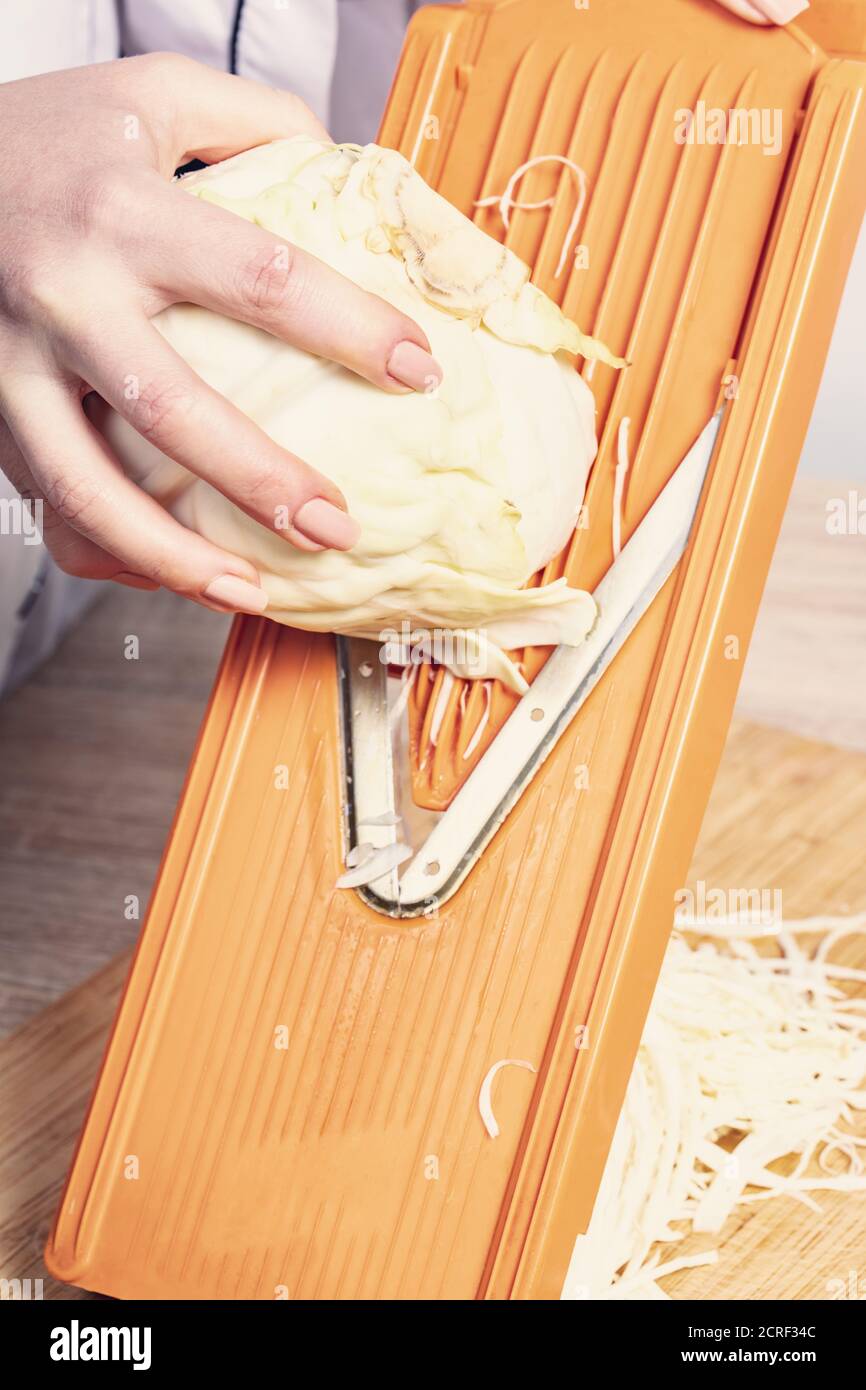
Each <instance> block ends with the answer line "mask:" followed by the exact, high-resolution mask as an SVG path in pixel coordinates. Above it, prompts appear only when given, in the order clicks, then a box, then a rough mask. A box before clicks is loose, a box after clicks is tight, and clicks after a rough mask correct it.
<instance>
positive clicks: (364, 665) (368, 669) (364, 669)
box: [358, 661, 373, 678]
mask: <svg viewBox="0 0 866 1390" xmlns="http://www.w3.org/2000/svg"><path fill="white" fill-rule="evenodd" d="M358 670H359V671H360V673H361V675H362V676H364V677H365V678H367V677H369V676H372V674H373V667H372V666H371V665H370V662H369V661H362V662H361V665H360V666H359V667H358Z"/></svg>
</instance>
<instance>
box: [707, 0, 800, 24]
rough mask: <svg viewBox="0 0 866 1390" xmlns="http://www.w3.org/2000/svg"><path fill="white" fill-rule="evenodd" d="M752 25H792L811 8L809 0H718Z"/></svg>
mask: <svg viewBox="0 0 866 1390" xmlns="http://www.w3.org/2000/svg"><path fill="white" fill-rule="evenodd" d="M717 3H718V4H719V5H724V7H725V9H726V10H730V11H731V13H732V14H736V15H739V16H740V19H747V20H748V21H749V23H750V24H790V22H791V20H792V19H796V18H797V15H798V14H802V13H803V11H804V10H808V8H809V0H717Z"/></svg>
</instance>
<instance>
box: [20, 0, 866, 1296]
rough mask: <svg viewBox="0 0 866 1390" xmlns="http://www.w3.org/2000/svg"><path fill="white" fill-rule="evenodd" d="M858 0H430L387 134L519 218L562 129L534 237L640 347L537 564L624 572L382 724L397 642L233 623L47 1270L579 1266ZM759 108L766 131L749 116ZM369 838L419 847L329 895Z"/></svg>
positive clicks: (750, 607)
mask: <svg viewBox="0 0 866 1390" xmlns="http://www.w3.org/2000/svg"><path fill="white" fill-rule="evenodd" d="M862 8H863V7H862V6H855V5H852V4H845V3H841V0H840V3H832V2H831V0H828V3H827V4H826V5H822V4H821V3H816V4H814V5H813V9H812V11H810V13H809V14H808V15H806V16H805V17H804V20H803V24H804V26H807V27H801V26H800V25H797V26H790V27H789V28H787V29H785V30H777V29H770V28H767V29H761V28H757V27H753V26H750V25H747V24H745V23H744V22H742V21H741V20H739V19H737V18H736V17H734V16H732V15H730V14H728V13H727V12H724V11H722V10H721V9H720V8H718V7H717V6H716V5H714V4H713V3H711V2H710V0H654V3H653V4H651V5H650V4H647V3H645V0H632V3H629V2H628V0H591V4H590V5H589V7H588V8H578V7H576V6H575V5H573V4H572V3H571V2H570V0H473V2H472V3H469V4H466V5H455V6H445V7H436V8H431V9H429V10H422V11H420V12H419V13H418V14H417V15H416V17H415V19H414V20H413V22H412V24H411V26H410V29H409V32H408V35H407V39H406V43H405V47H404V51H403V55H402V59H401V62H400V66H399V70H398V73H397V76H396V79H395V83H394V88H393V91H392V94H391V97H390V101H389V105H388V109H387V112H386V115H385V118H384V122H383V126H382V131H381V136H380V140H381V143H383V144H386V145H392V146H394V147H396V148H398V149H400V150H401V151H402V152H403V153H404V154H405V155H406V156H407V157H408V158H410V159H411V160H412V161H413V162H414V163H415V165H416V167H417V168H418V169H419V171H420V172H421V173H422V174H423V175H424V176H425V178H427V179H428V181H429V182H431V183H432V184H433V185H434V186H436V187H437V188H438V189H439V190H440V191H441V192H442V193H443V194H444V195H445V196H446V197H448V198H449V199H450V200H451V201H452V202H453V203H455V204H456V205H457V206H458V207H459V208H461V209H462V210H463V211H464V212H466V213H467V214H469V215H471V216H473V217H474V218H475V220H476V221H477V223H478V224H479V225H480V226H481V227H483V228H484V229H485V230H487V231H489V232H490V233H491V234H493V235H495V236H500V237H501V236H503V235H504V229H503V224H502V218H501V213H500V210H499V208H498V207H497V205H496V203H495V202H493V203H492V204H491V203H490V202H489V200H490V199H491V198H492V199H496V198H498V197H499V196H500V195H501V194H502V193H503V191H504V190H505V188H506V187H507V186H508V183H509V180H510V179H511V177H512V175H513V174H514V172H515V171H516V170H518V169H519V168H520V167H521V166H522V165H523V164H525V163H527V162H528V161H532V160H535V159H538V158H539V157H542V156H544V157H546V158H545V159H544V161H543V162H540V163H535V164H533V165H532V167H531V168H529V169H528V170H527V172H526V173H525V175H524V176H523V178H522V180H521V181H520V183H519V184H518V185H517V191H516V192H515V194H514V199H515V201H517V202H519V203H526V204H530V203H531V204H543V205H544V206H541V207H531V208H530V207H527V208H523V209H521V208H519V207H518V208H512V210H511V216H510V218H509V226H508V230H507V238H506V239H507V241H508V244H509V246H511V248H512V249H513V250H514V251H515V252H516V253H517V254H518V255H519V256H521V257H523V259H524V260H526V261H527V262H529V263H530V264H531V265H532V266H533V278H534V279H535V281H536V283H538V284H540V285H541V286H542V288H544V289H545V290H546V291H547V292H548V293H550V294H551V295H552V296H553V297H554V298H556V299H557V301H558V302H560V303H561V304H562V306H563V308H564V310H565V312H566V313H568V314H569V315H570V316H572V317H573V318H574V319H575V320H576V321H577V322H578V323H579V324H580V326H581V328H582V329H583V330H584V331H585V332H587V333H592V334H593V335H594V336H595V337H597V338H601V339H602V340H604V341H605V342H607V343H608V345H609V346H610V347H611V348H612V349H613V350H614V351H615V352H619V353H621V354H622V355H623V356H624V357H626V358H627V359H628V360H629V362H630V364H631V365H630V366H629V367H628V368H627V369H626V370H625V371H623V372H619V373H618V372H616V371H614V370H613V369H611V368H609V367H607V366H602V365H597V366H596V367H595V368H594V370H593V369H592V367H591V366H590V364H588V363H584V362H582V361H581V362H578V364H577V366H578V369H580V370H582V372H583V374H584V376H585V377H586V379H587V380H588V382H589V384H590V385H591V388H592V390H593V394H594V396H595V400H596V404H597V408H598V432H599V442H600V448H599V456H598V459H597V461H596V463H595V465H594V469H593V473H592V476H591V480H590V486H589V491H588V495H587V500H586V516H587V518H588V525H586V526H585V527H581V528H579V529H578V530H577V531H576V532H575V535H574V538H573V540H572V543H571V545H570V546H569V548H568V549H567V551H566V552H565V553H564V554H563V555H561V556H560V557H559V558H558V559H557V560H556V561H555V562H554V563H552V564H551V565H550V566H548V569H547V570H546V571H545V573H544V574H543V575H539V576H538V577H537V579H536V581H535V582H538V583H545V582H549V581H551V580H552V579H555V578H557V577H558V576H560V575H562V574H565V575H567V576H568V578H569V580H570V581H571V582H572V583H573V584H575V585H576V586H578V587H582V588H586V589H589V590H591V591H594V592H596V594H597V596H598V597H599V603H600V607H601V610H602V618H601V620H600V626H599V629H598V631H597V632H596V633H594V634H593V637H592V638H591V639H590V642H593V641H594V642H595V643H596V648H592V647H591V646H590V645H589V644H588V646H587V648H586V649H585V650H584V649H575V650H573V651H569V650H566V649H564V648H561V649H558V650H557V651H556V652H554V653H553V654H551V653H550V652H549V651H542V650H539V651H524V652H520V653H516V654H514V655H515V658H516V659H517V660H519V662H520V666H521V669H522V671H523V673H524V675H525V676H526V677H527V679H528V680H529V682H530V688H529V693H528V695H525V696H524V697H522V699H520V700H518V698H517V697H515V696H513V695H512V694H511V693H510V692H509V691H506V690H504V689H502V688H499V687H497V686H495V685H494V686H492V687H491V686H489V685H488V687H487V688H486V689H484V688H483V687H482V684H481V683H479V682H475V683H474V684H472V685H471V686H468V685H466V684H465V683H464V682H462V681H460V680H457V679H455V678H454V677H453V676H451V675H450V673H446V672H443V671H442V670H439V669H437V668H435V667H434V668H430V669H428V668H425V667H421V668H419V670H418V672H417V675H416V677H415V678H414V680H413V683H412V685H411V687H408V688H407V689H408V695H406V691H404V692H402V694H401V695H399V696H397V699H398V700H399V701H401V702H402V704H403V706H404V708H403V709H402V712H401V710H400V709H399V708H398V709H397V711H396V716H395V709H394V704H395V696H394V691H393V688H392V687H393V684H394V683H393V682H391V683H390V685H389V680H388V677H387V674H386V671H385V669H384V667H383V665H382V663H381V661H380V660H379V649H378V648H377V647H376V646H374V645H369V644H364V643H360V642H356V641H354V640H351V641H350V640H343V639H339V640H338V641H336V642H335V641H334V639H331V638H326V637H322V636H318V635H310V634H306V633H302V632H296V631H291V630H288V629H285V628H280V627H278V626H277V625H275V624H273V623H269V622H267V621H265V620H262V619H253V618H242V619H239V620H238V621H237V622H236V623H235V625H234V628H233V630H232V635H231V638H230V640H229V643H228V646H227V649H226V652H225V656H224V659H223V662H222V665H221V668H220V671H219V674H218V677H217V681H216V685H215V688H214V692H213V696H212V699H211V702H210V705H209V708H208V712H207V715H206V718H205V721H204V725H203V728H202V731H201V735H200V739H199V743H198V746H197V749H196V753H195V756H194V758H193V762H192V766H191V768H190V771H189V776H188V780H187V784H186V788H185V790H184V793H183V797H182V800H181V804H180V807H179V810H178V814H177V818H176V821H175V825H174V829H173V831H172V834H171V837H170V841H169V844H168V847H167V850H166V854H165V858H164V862H163V865H162V869H161V872H160V876H159V880H158V884H157V887H156V890H155V893H154V897H153V902H152V904H151V909H150V913H149V916H148V919H147V923H146V925H145V927H144V930H143V932H142V936H141V940H140V944H139V947H138V951H137V954H136V957H135V962H134V965H133V968H132V972H131V974H130V977H129V981H128V984H127V987H126V991H125V994H124V998H123V1001H122V1004H121V1007H120V1011H119V1013H118V1017H117V1021H116V1024H115V1028H114V1032H113V1034H112V1038H111V1041H110V1044H109V1047H108V1051H107V1054H106V1057H105V1061H104V1063H103V1067H102V1071H101V1074H100V1077H99V1081H98V1084H97V1087H96V1091H95V1094H94V1098H93V1101H92V1104H91V1108H90V1111H89V1114H88V1118H87V1122H86V1125H85V1128H84V1131H83V1134H82V1136H81V1140H80V1143H79V1146H78V1149H77V1152H76V1155H75V1159H74V1162H73V1164H72V1169H71V1172H70V1175H69V1178H68V1182H67V1186H66V1190H65V1193H64V1197H63V1200H62V1203H61V1206H60V1210H59V1212H58V1216H57V1219H56V1223H55V1228H54V1231H53V1234H52V1237H51V1240H50V1243H49V1247H48V1252H47V1259H48V1263H49V1267H50V1269H51V1270H52V1272H53V1273H55V1274H56V1275H57V1276H58V1277H60V1278H62V1279H65V1280H68V1281H70V1282H74V1283H78V1284H82V1285H84V1286H85V1287H88V1288H91V1289H95V1290H99V1291H101V1292H104V1293H108V1294H112V1295H114V1296H117V1297H123V1298H135V1297H144V1298H149V1297H154V1298H226V1299H233V1298H264V1299H270V1298H292V1299H308V1298H317V1299H336V1298H346V1299H371V1298H384V1299H392V1298H405V1299H427V1298H446V1299H463V1298H557V1297H558V1296H559V1294H560V1291H561V1289H562V1285H563V1280H564V1278H565V1274H566V1271H567V1269H568V1265H569V1259H570V1256H571V1252H572V1248H573V1245H574V1242H575V1239H576V1237H577V1236H578V1235H579V1234H581V1233H582V1232H584V1231H585V1230H586V1228H587V1225H588V1222H589V1218H590V1214H591V1211H592V1206H593V1201H594V1197H595V1193H596V1190H597V1187H598V1182H599V1179H600V1176H601V1172H602V1169H603V1166H604V1162H605V1157H606V1154H607V1150H608V1146H609V1143H610V1140H611V1137H612V1134H613V1130H614V1126H615V1124H616V1120H617V1116H618V1112H619V1108H620V1105H621V1101H622V1097H623V1095H624V1092H625V1087H626V1084H627V1081H628V1077H629V1073H630V1070H631V1066H632V1062H633V1059H634V1055H635V1051H636V1049H637V1046H638V1042H639V1039H640V1034H641V1030H642V1027H643V1023H644V1019H645V1016H646V1013H647V1009H648V1007H649V1003H650V999H651V996H652V992H653V988H654V985H655V981H656V978H657V975H658V971H659V968H660V965H661V960H662V956H663V953H664V949H665V945H666V941H667V938H668V934H669V931H670V927H671V922H672V916H673V900H674V893H675V892H676V890H677V888H679V887H680V886H681V885H682V884H683V882H684V879H685V876H686V873H687V870H688V864H689V859H690V855H691V851H692V848H693V845H694V842H695V839H696V837H697V832H698V829H699V827H700V822H701V817H702V815H703V811H704V808H705V805H706V802H707V799H708V796H709V792H710V788H711V785H712V781H713V777H714V774H715V770H716V767H717V764H718V761H719V758H720V755H721V751H722V747H723V743H724V738H725V733H726V729H727V725H728V721H729V718H730V713H731V709H732V706H733V701H734V697H735V693H736V689H737V684H738V680H739V676H740V672H741V670H742V664H743V660H744V657H745V653H746V648H747V645H748V641H749V637H750V633H751V629H752V625H753V621H754V617H755V613H756V610H757V606H758V602H759V598H760V594H761V590H762V587H763V583H764V579H765V577H766V572H767V569H768V566H769V562H770V557H771V553H772V549H773V544H774V541H775V537H776V535H777V532H778V528H779V525H780V522H781V518H782V514H783V511H784V507H785V502H786V497H787V492H788V489H789V486H790V482H791V479H792V476H793V473H794V470H795V467H796V463H797V459H798V455H799V452H800V448H801V445H802V442H803V438H804V435H805V432H806V428H807V425H808V421H809V415H810V412H811V408H812V404H813V401H814V397H815V394H816V391H817V387H818V383H819V380H820V376H821V370H822V365H823V361H824V357H825V354H826V350H827V346H828V343H829V339H830V335H831V331H832V325H833V321H834V318H835V313H836V309H837V307H838V303H839V299H840V296H841V293H842V288H843V285H844V280H845V275H846V270H847V266H848V263H849V260H850V257H851V255H852V253H853V248H854V244H855V241H856V237H857V233H858V230H859V226H860V222H861V219H862V215H863V211H864V205H866V180H864V175H863V170H864V167H866V116H864V88H866V82H864V78H866V66H864V63H863V61H862V60H861V59H860V58H859V57H858V56H856V55H858V54H860V53H862V52H863V51H864V50H866V43H864V37H866V36H864V25H863V14H862ZM812 30H814V32H815V33H816V34H818V35H820V39H821V42H822V44H823V45H824V47H823V48H819V47H818V46H817V44H816V43H815V42H814V41H813V40H812V39H811V38H810V37H809V32H810V31H812ZM829 50H833V51H835V52H837V53H839V54H847V55H848V56H840V57H832V56H828V52H829ZM852 55H853V56H852ZM736 112H745V113H746V115H745V116H744V117H743V118H742V119H743V120H744V121H745V122H746V124H745V126H741V127H740V129H741V131H742V130H748V132H749V138H747V139H745V140H743V141H742V142H740V143H737V142H736V141H735V140H733V139H725V140H724V141H720V140H719V139H718V133H719V131H720V129H724V130H725V131H727V128H728V127H727V126H726V124H725V123H726V122H728V123H730V122H731V121H733V120H734V113H736ZM689 113H691V115H690V114H689ZM737 119H739V118H737ZM711 132H713V133H714V135H715V138H711ZM549 156H561V157H564V158H565V159H567V160H569V161H571V163H572V164H573V165H575V166H577V167H578V168H579V169H580V170H582V171H583V173H584V175H585V178H586V187H587V198H586V203H585V206H584V208H583V210H582V215H581V218H580V221H579V224H578V227H577V232H576V238H575V243H576V248H577V250H578V252H579V254H574V249H573V248H571V247H569V248H568V253H567V255H566V257H565V261H564V269H563V270H562V272H561V274H559V275H558V276H557V274H556V271H557V268H558V265H559V262H560V259H561V257H562V253H563V247H564V244H565V238H566V233H567V231H568V229H569V225H570V223H571V222H572V220H573V217H574V213H575V199H576V196H577V185H576V181H575V178H574V175H573V173H572V171H571V169H570V168H569V167H568V166H567V165H564V164H562V163H558V162H553V161H551V160H550V159H549V158H547V157H549ZM479 203H481V204H484V205H483V206H478V204H479ZM623 420H628V421H630V440H631V447H630V454H631V457H630V466H629V470H628V474H627V486H626V490H625V498H624V505H623V510H622V537H623V542H624V545H623V550H622V553H621V555H620V556H619V559H618V561H617V562H616V564H614V563H613V562H614V556H613V541H612V516H613V511H614V487H615V471H616V462H617V454H618V451H617V439H618V436H619V434H620V430H621V427H622V422H623ZM683 460H685V462H684V463H683V462H682V461H683ZM681 465H682V466H681ZM617 605H619V606H617ZM605 621H607V622H608V624H609V629H605V630H602V624H603V623H604V622H605ZM404 696H406V698H405V699H404ZM398 817H399V820H398ZM399 841H403V842H405V843H406V844H407V845H408V850H407V851H406V854H407V856H408V857H407V858H406V862H405V863H402V864H399V865H397V864H396V859H397V858H399V857H400V854H401V853H403V852H402V851H400V852H398V853H390V858H389V857H388V846H389V845H391V846H393V845H394V844H396V843H397V842H399ZM371 845H372V846H373V848H374V852H376V853H380V852H382V851H385V854H386V857H385V858H384V859H382V860H381V861H377V862H381V863H382V864H386V863H388V862H390V861H391V860H393V861H395V866H394V867H393V868H391V869H388V870H387V871H385V870H384V869H383V872H382V874H381V875H380V877H379V878H378V879H377V880H376V881H375V882H373V883H371V884H368V885H366V886H364V887H363V888H361V889H359V890H357V891H356V890H354V889H346V888H338V887H337V886H336V885H337V881H338V879H339V878H340V876H341V874H343V873H344V871H345V867H346V861H347V858H348V857H351V858H352V859H353V860H354V859H355V858H358V857H361V856H362V846H366V847H368V848H367V849H366V850H364V851H363V852H367V853H369V852H370V850H369V846H371ZM353 849H354V850H355V855H354V856H352V855H351V851H352V850H353ZM508 1062H512V1063H520V1064H521V1065H510V1066H509V1065H502V1064H503V1063H508ZM494 1118H495V1122H493V1121H494ZM133 1160H134V1162H133Z"/></svg>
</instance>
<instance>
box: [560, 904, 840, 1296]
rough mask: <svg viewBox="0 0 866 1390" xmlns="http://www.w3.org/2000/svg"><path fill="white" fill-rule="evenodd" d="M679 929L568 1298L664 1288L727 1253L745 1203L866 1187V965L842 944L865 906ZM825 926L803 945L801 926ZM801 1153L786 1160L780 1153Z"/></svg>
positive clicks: (808, 1198) (575, 1259)
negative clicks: (847, 959) (770, 948)
mask: <svg viewBox="0 0 866 1390" xmlns="http://www.w3.org/2000/svg"><path fill="white" fill-rule="evenodd" d="M696 930H697V931H698V932H700V934H701V936H716V937H718V938H719V939H720V941H721V949H720V948H719V947H717V946H716V945H715V944H714V943H713V942H712V941H701V942H700V944H698V945H697V946H691V945H689V944H688V943H687V941H686V940H685V938H684V937H682V936H680V935H675V936H674V937H673V939H672V940H671V943H670V946H669V948H668V952H667V956H666V959H665V963H664V967H663V969H662V973H661V976H660V978H659V984H658V987H657V990H656V995H655V999H654V1001H653V1006H652V1009H651V1011H650V1016H649V1019H648V1021H647V1026H646V1029H645V1031H644V1036H643V1040H642V1042H641V1047H640V1052H639V1055H638V1059H637V1062H636V1064H635V1068H634V1071H633V1074H632V1078H631V1081H630V1083H629V1088H628V1093H627V1096H626V1100H625V1104H624V1106H623V1109H622V1113H621V1115H620V1120H619V1124H618V1126H617V1130H616V1134H615V1137H614V1141H613V1145H612V1147H611V1151H610V1155H609V1157H608V1162H607V1166H606V1168H605V1173H604V1177H603V1179H602V1183H601V1187H600V1189H599V1193H598V1197H597V1199H596V1204H595V1209H594V1212H593V1216H592V1221H591V1223H590V1227H589V1230H588V1232H587V1234H586V1235H584V1236H580V1237H579V1238H578V1240H577V1243H576V1245H575V1247H574V1253H573V1256H572V1261H571V1266H570V1269H569V1273H568V1277H567V1279H566V1282H565V1287H564V1289H563V1294H562V1296H563V1298H565V1299H570V1300H574V1299H582V1298H590V1299H664V1298H667V1297H669V1295H668V1294H667V1293H665V1291H664V1290H663V1289H662V1287H661V1285H660V1283H659V1280H661V1279H663V1278H664V1277H665V1276H666V1275H669V1274H674V1273H676V1272H677V1271H678V1270H680V1269H686V1268H690V1267H694V1266H697V1265H702V1264H715V1263H716V1262H717V1260H718V1258H719V1256H718V1252H717V1251H716V1249H715V1248H714V1246H713V1245H712V1244H711V1243H710V1242H707V1244H706V1248H705V1249H704V1250H701V1251H697V1252H690V1253H689V1254H688V1255H682V1256H680V1255H676V1254H675V1255H674V1256H673V1258H669V1257H668V1254H667V1252H668V1251H669V1250H670V1249H671V1248H672V1247H674V1248H675V1247H676V1245H677V1243H678V1242H680V1241H682V1240H684V1239H685V1237H686V1236H688V1235H690V1234H694V1233H701V1232H703V1233H705V1234H706V1235H708V1236H711V1235H717V1234H718V1233H719V1231H721V1229H722V1227H723V1226H724V1223H725V1221H726V1220H727V1218H728V1217H729V1216H730V1214H731V1212H732V1211H733V1210H734V1208H735V1207H736V1206H738V1205H741V1204H750V1203H754V1202H760V1201H767V1200H770V1199H775V1198H777V1197H782V1196H788V1197H790V1198H792V1199H793V1200H795V1201H799V1202H802V1203H805V1204H806V1205H807V1206H809V1207H811V1208H812V1209H814V1210H815V1211H816V1212H819V1213H820V1210H821V1209H820V1206H819V1205H818V1203H817V1202H816V1201H815V1198H814V1197H813V1196H812V1194H813V1193H815V1192H820V1191H842V1192H863V1191H866V1162H864V1156H863V1150H864V1148H866V1089H864V1083H866V998H864V997H863V996H862V993H861V995H860V996H859V997H857V996H856V995H852V994H851V993H850V992H846V991H844V990H843V989H842V988H840V982H847V983H849V984H854V985H859V986H863V985H866V971H863V970H855V969H851V968H850V967H846V966H842V965H837V964H835V963H834V962H833V961H832V960H831V959H830V952H831V951H832V948H833V947H834V946H835V945H836V944H837V942H839V941H840V940H842V939H844V938H845V937H847V936H850V935H852V934H853V933H864V932H866V915H863V916H861V917H851V918H819V919H809V920H805V921H801V922H787V923H785V924H783V927H782V929H781V931H780V932H779V934H778V937H777V941H778V945H779V948H780V954H778V955H775V956H767V955H762V954H760V953H759V952H758V950H757V949H756V948H755V945H754V944H753V942H754V940H755V939H757V938H758V937H762V938H764V939H766V930H765V929H760V928H759V929H757V930H754V929H753V930H752V931H751V932H750V931H748V930H747V929H746V928H745V926H744V925H743V924H740V923H737V922H733V923H730V924H728V925H727V926H722V925H720V924H719V923H710V924H707V925H706V926H704V925H701V926H700V927H697V928H696ZM813 933H814V934H818V936H819V942H818V944H817V946H814V947H813V948H812V949H811V950H809V951H807V950H805V949H804V948H803V947H802V946H801V945H800V943H799V941H798V937H802V936H804V935H811V934H813ZM782 1159H787V1160H788V1162H787V1163H786V1164H785V1165H784V1167H783V1168H782V1169H780V1168H779V1167H778V1166H777V1165H778V1163H779V1161H780V1160H782Z"/></svg>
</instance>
